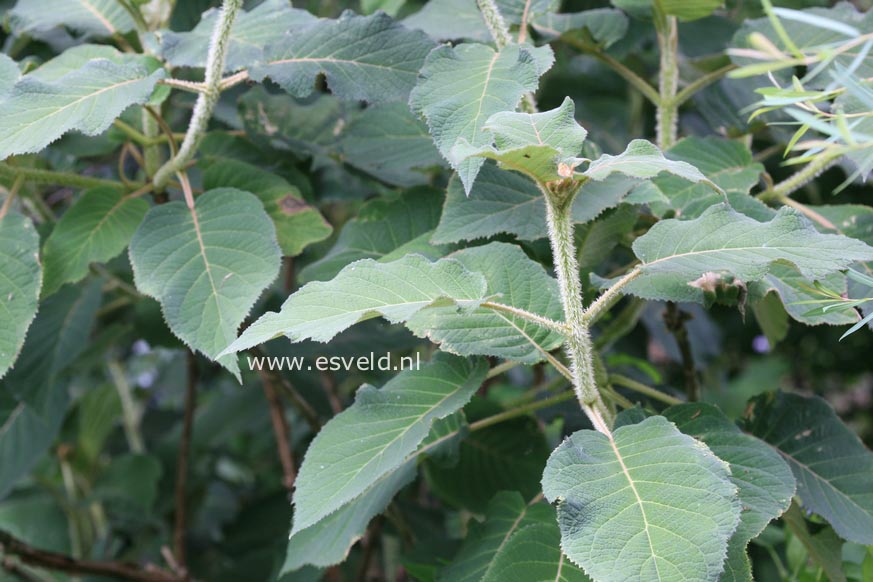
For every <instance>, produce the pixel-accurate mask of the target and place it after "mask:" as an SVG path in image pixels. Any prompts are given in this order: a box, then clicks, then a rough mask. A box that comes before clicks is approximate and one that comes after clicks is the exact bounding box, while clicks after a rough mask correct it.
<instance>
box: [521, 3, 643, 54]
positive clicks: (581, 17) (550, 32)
mask: <svg viewBox="0 0 873 582" xmlns="http://www.w3.org/2000/svg"><path fill="white" fill-rule="evenodd" d="M532 24H533V28H534V30H536V31H537V33H539V34H540V36H542V37H543V38H545V39H546V40H549V41H551V40H555V39H557V38H559V37H561V36H562V35H564V34H566V33H568V32H575V31H582V30H585V31H587V32H588V34H590V35H591V38H592V39H593V40H594V42H596V43H597V44H598V45H600V46H602V47H603V48H607V47H609V46H611V45H613V44H615V43H616V42H618V41H620V40H621V39H623V38H624V37H625V34H627V27H628V19H627V16H625V14H624V12H622V11H621V10H614V9H612V8H595V9H593V10H585V11H583V12H572V13H569V14H555V13H547V14H543V15H541V16H538V17H537V18H534V19H533V22H532Z"/></svg>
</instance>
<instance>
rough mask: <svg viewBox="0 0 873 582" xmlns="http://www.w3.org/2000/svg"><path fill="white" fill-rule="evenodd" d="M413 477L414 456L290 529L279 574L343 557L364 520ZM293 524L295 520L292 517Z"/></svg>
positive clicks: (364, 525) (360, 533)
mask: <svg viewBox="0 0 873 582" xmlns="http://www.w3.org/2000/svg"><path fill="white" fill-rule="evenodd" d="M414 478H415V458H413V459H412V460H411V461H406V462H405V463H404V464H403V465H402V466H401V467H400V468H398V469H396V470H394V471H391V472H390V473H387V474H386V475H385V476H384V477H382V478H381V479H380V480H379V481H378V482H377V486H374V487H370V488H369V489H368V490H367V491H366V492H364V493H363V494H362V495H360V496H359V497H357V498H356V499H354V500H352V501H351V502H350V503H348V504H346V505H344V506H343V507H341V508H340V509H338V510H337V511H334V512H333V513H331V514H330V515H328V516H327V517H325V518H324V519H322V520H321V521H319V522H318V523H316V524H314V525H312V526H310V527H307V528H306V529H303V530H300V531H295V532H292V533H291V536H290V537H289V539H288V549H287V550H286V553H285V562H284V564H283V565H282V570H281V574H285V573H287V572H293V571H294V570H298V569H300V568H302V567H303V566H305V565H307V564H312V565H314V566H324V567H327V566H332V565H334V564H338V563H340V562H342V561H344V560H345V559H346V558H347V557H348V555H349V549H350V548H351V546H352V544H354V543H355V542H356V541H357V540H359V539H360V538H361V537H362V536H363V535H364V532H365V531H366V529H367V524H368V523H370V520H371V519H373V518H374V517H375V516H377V515H378V514H380V513H382V512H383V511H385V508H386V507H388V504H389V503H391V500H392V499H393V498H394V496H395V495H397V492H398V491H400V490H401V489H402V488H403V487H404V486H406V485H408V484H409V483H411V482H412V480H413V479H414ZM294 525H295V526H296V525H297V524H296V521H295V524H294Z"/></svg>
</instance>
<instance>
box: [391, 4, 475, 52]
mask: <svg viewBox="0 0 873 582" xmlns="http://www.w3.org/2000/svg"><path fill="white" fill-rule="evenodd" d="M403 25H404V26H406V27H407V28H413V29H416V30H422V31H424V32H426V33H427V34H428V36H430V37H431V38H433V39H434V40H440V41H441V40H458V39H465V40H475V41H479V42H489V41H490V40H491V33H489V32H488V27H487V26H485V20H484V19H483V18H482V12H481V11H480V10H479V6H477V5H476V0H429V2H428V3H427V4H425V5H424V7H423V8H422V9H421V10H419V11H418V12H416V13H415V14H413V15H412V16H409V17H407V18H406V19H405V20H403Z"/></svg>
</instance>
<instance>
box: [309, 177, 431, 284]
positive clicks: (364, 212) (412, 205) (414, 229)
mask: <svg viewBox="0 0 873 582" xmlns="http://www.w3.org/2000/svg"><path fill="white" fill-rule="evenodd" d="M440 198H441V196H440V195H439V192H437V191H435V190H432V189H430V188H415V189H412V190H408V191H406V192H403V193H401V194H399V195H389V196H385V197H382V198H375V199H373V200H370V201H368V202H367V203H366V204H364V205H363V206H361V209H360V211H358V215H357V216H356V217H355V218H353V219H351V220H349V221H348V222H346V223H345V224H344V225H343V228H342V230H341V231H340V234H339V236H338V237H337V240H336V243H335V244H334V245H333V247H332V248H331V249H330V250H329V251H328V252H327V254H326V255H324V257H322V258H321V259H319V260H317V261H315V262H314V263H310V264H309V265H307V266H306V267H304V268H303V270H302V271H301V272H300V278H301V280H303V281H326V280H328V279H332V278H334V277H336V275H337V273H339V272H340V271H342V270H343V268H344V267H345V266H346V265H348V264H349V263H352V262H354V261H359V260H361V259H374V260H382V259H385V258H386V257H390V255H391V254H393V253H394V252H395V251H398V249H402V248H404V247H406V245H407V244H409V243H411V242H412V241H414V240H415V239H417V238H418V237H420V236H421V235H423V234H426V233H429V232H430V231H431V230H432V229H433V228H434V226H436V224H437V221H438V220H439V213H440ZM432 250H433V249H432ZM404 254H405V253H404ZM422 254H423V253H422ZM425 256H427V258H430V259H437V258H440V256H442V254H439V256H428V255H425Z"/></svg>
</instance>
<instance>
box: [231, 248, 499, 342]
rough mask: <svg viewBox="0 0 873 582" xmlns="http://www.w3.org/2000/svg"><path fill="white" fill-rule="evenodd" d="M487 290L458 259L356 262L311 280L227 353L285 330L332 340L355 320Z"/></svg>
mask: <svg viewBox="0 0 873 582" xmlns="http://www.w3.org/2000/svg"><path fill="white" fill-rule="evenodd" d="M485 292H486V285H485V279H484V278H483V277H482V275H480V274H479V273H475V272H471V271H469V270H468V269H466V268H465V267H464V265H463V264H461V262H460V261H457V260H454V259H443V260H440V261H437V262H435V263H431V262H429V261H428V260H427V259H425V258H424V257H422V256H421V255H409V256H407V257H404V258H403V259H400V260H397V261H394V262H390V263H377V262H376V261H373V260H372V259H366V260H362V261H356V262H354V263H352V264H351V265H348V266H347V267H345V268H344V269H343V270H342V271H340V272H339V274H337V276H336V277H334V278H333V279H332V280H330V281H325V282H321V281H316V282H313V283H309V284H307V285H305V286H304V287H303V288H301V289H300V290H299V291H297V292H296V293H294V294H293V295H291V296H290V297H289V298H288V299H287V300H286V301H285V303H284V304H283V305H282V309H281V311H280V312H278V313H276V312H268V313H266V314H265V315H263V316H262V317H261V318H260V319H258V320H257V321H256V322H255V323H253V324H252V325H251V326H250V327H249V328H248V329H246V331H245V332H244V333H243V334H242V335H241V336H240V338H239V339H238V340H237V341H235V342H233V344H231V345H230V346H229V347H228V348H227V349H226V350H225V353H232V352H236V351H241V350H244V349H246V348H249V347H252V346H255V345H258V344H260V343H263V342H265V341H267V340H270V339H272V338H274V337H277V336H280V335H285V336H287V337H288V338H289V339H290V340H291V341H292V342H298V341H302V340H304V339H313V340H315V341H322V342H326V341H329V340H330V339H331V338H333V337H334V336H335V335H336V334H338V333H339V332H341V331H343V330H344V329H346V328H348V327H350V326H352V325H354V324H355V323H357V322H359V321H363V320H365V319H370V318H373V317H378V316H380V315H381V316H382V317H384V318H386V319H387V320H389V321H391V322H392V323H399V322H403V321H406V320H408V319H409V318H410V317H412V316H413V315H415V313H417V312H418V311H420V310H422V309H424V308H426V307H429V306H432V305H434V304H442V305H446V304H450V305H451V306H452V307H451V309H453V310H454V309H457V308H458V307H462V308H469V307H474V306H476V305H478V304H479V303H480V302H481V301H482V300H483V299H484V298H485V297H486V293H485Z"/></svg>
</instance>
